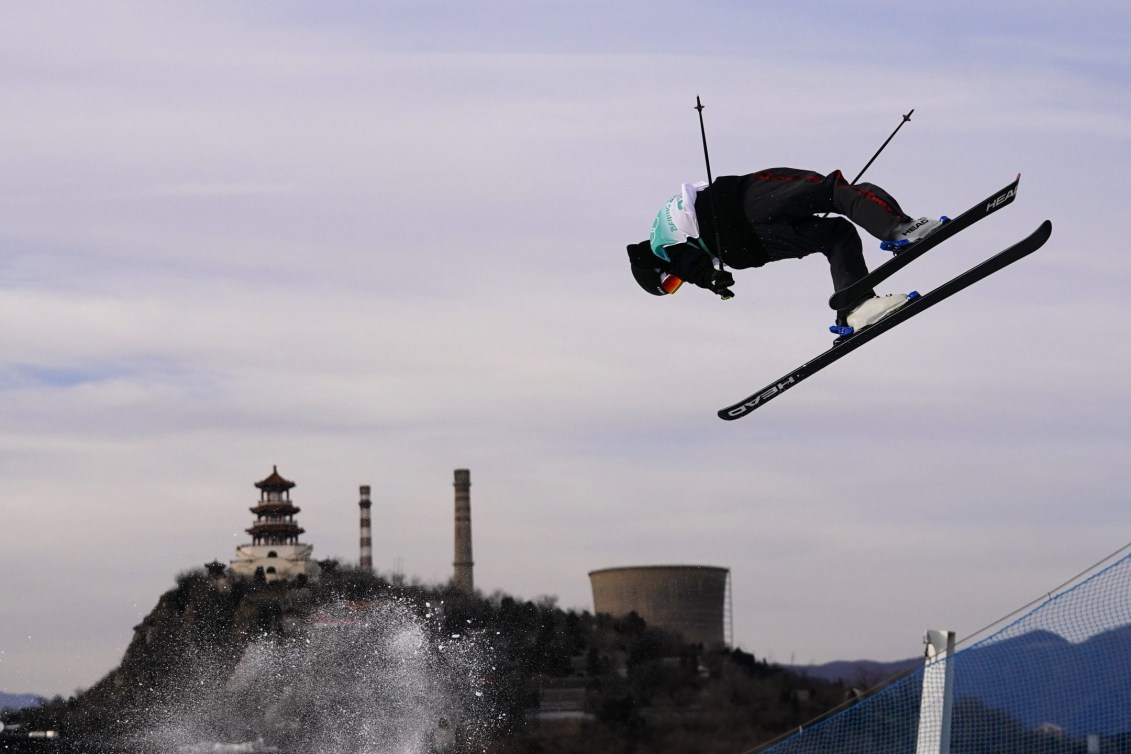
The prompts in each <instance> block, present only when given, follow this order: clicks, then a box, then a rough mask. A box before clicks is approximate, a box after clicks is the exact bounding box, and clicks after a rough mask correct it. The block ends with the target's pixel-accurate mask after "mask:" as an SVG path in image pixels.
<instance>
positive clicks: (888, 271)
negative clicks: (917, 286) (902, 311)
mask: <svg viewBox="0 0 1131 754" xmlns="http://www.w3.org/2000/svg"><path fill="white" fill-rule="evenodd" d="M1020 180H1021V174H1020V173H1018V174H1017V178H1015V179H1014V180H1013V183H1011V184H1009V185H1008V186H1006V187H1005V188H1003V189H1002V190H1001V191H998V192H996V193H994V194H991V195H990V196H989V197H987V198H986V199H985V201H982V202H979V203H978V204H975V205H974V206H973V207H971V208H970V209H968V210H966V211H965V212H963V213H962V214H961V215H959V216H958V217H956V218H954V219H952V220H951V221H950V222H948V223H946V224H944V225H943V226H941V227H940V228H939V229H938V230H936V231H935V232H934V233H932V234H931V235H929V236H927V237H926V238H924V239H923V240H922V241H919V242H917V243H913V244H911V245H910V246H908V247H907V248H906V249H902V250H900V251H896V252H895V256H893V257H892V258H891V259H889V260H888V261H886V262H884V263H883V264H881V265H880V266H879V267H877V268H876V269H874V270H872V271H871V272H869V273H868V274H867V275H865V276H864V277H862V278H860V279H859V280H857V281H856V282H855V283H853V284H852V285H850V286H848V287H847V288H841V289H840V290H839V291H837V292H836V293H834V294H833V295H832V297H831V298H830V299H829V306H831V307H832V308H833V309H843V308H845V307H847V306H851V305H852V304H853V303H854V302H855V301H856V300H857V299H859V298H863V297H864V296H865V295H866V294H867V293H868V291H870V290H871V289H872V288H874V287H875V286H876V285H877V284H878V283H882V282H883V281H885V280H887V279H888V278H889V277H891V276H892V275H893V274H895V273H896V272H899V271H900V270H902V269H903V268H904V267H906V266H907V264H908V263H910V262H913V261H914V260H916V259H918V258H919V257H921V256H923V254H925V253H926V252H927V251H929V250H931V249H933V248H934V247H936V246H938V245H939V244H940V243H942V242H943V241H945V240H946V239H948V238H950V237H951V236H953V235H955V234H957V233H958V232H960V231H962V230H965V229H966V228H969V227H970V226H971V225H973V224H974V223H976V222H978V221H979V220H981V219H982V218H984V217H988V216H989V215H992V214H993V213H994V212H997V211H998V210H999V209H1001V208H1002V207H1004V206H1006V205H1007V204H1009V203H1011V202H1012V201H1013V200H1014V198H1016V196H1017V184H1018V182H1019V181H1020Z"/></svg>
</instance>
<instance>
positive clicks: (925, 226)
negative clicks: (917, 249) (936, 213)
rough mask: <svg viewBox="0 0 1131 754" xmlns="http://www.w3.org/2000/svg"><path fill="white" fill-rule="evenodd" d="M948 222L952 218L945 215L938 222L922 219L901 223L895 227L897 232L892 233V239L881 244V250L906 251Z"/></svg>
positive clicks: (927, 218) (926, 218)
mask: <svg viewBox="0 0 1131 754" xmlns="http://www.w3.org/2000/svg"><path fill="white" fill-rule="evenodd" d="M948 222H950V218H949V217H947V216H946V215H943V216H942V217H940V218H939V219H938V220H932V219H930V218H929V217H920V218H919V219H918V220H908V221H907V222H903V223H900V224H899V225H897V226H895V230H893V231H892V232H891V238H889V239H888V240H886V241H881V242H880V248H881V249H883V250H884V251H899V250H900V249H906V248H907V247H908V246H910V245H911V244H913V243H915V242H916V241H922V240H923V239H924V238H926V237H927V236H929V235H931V234H932V233H934V232H935V231H936V230H938V229H939V228H941V227H942V226H943V225H944V224H946V223H948Z"/></svg>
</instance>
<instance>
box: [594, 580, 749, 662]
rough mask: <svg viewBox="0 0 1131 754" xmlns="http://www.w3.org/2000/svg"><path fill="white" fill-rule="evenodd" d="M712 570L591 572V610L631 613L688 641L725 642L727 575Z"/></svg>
mask: <svg viewBox="0 0 1131 754" xmlns="http://www.w3.org/2000/svg"><path fill="white" fill-rule="evenodd" d="M729 573H730V571H729V570H728V569H726V568H718V567H715V566H695V565H667V566H630V567H626V568H604V569H601V570H599V571H590V573H589V583H590V584H591V585H592V587H593V610H594V612H597V613H607V614H609V615H613V616H615V617H618V618H620V617H624V616H626V615H628V614H629V613H633V612H635V613H636V614H637V615H639V616H640V617H641V618H643V619H644V621H645V622H646V623H647V624H648V625H650V626H655V627H656V628H663V629H667V630H669V631H674V632H677V633H679V634H681V635H682V636H683V638H684V640H686V641H688V642H690V643H701V644H703V645H704V646H707V647H710V646H717V645H721V644H725V643H726V632H725V615H726V590H727V576H728V574H729Z"/></svg>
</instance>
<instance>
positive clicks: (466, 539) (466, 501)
mask: <svg viewBox="0 0 1131 754" xmlns="http://www.w3.org/2000/svg"><path fill="white" fill-rule="evenodd" d="M453 486H454V487H455V488H456V558H455V562H453V563H452V565H453V566H455V573H454V575H453V576H452V583H453V584H454V585H455V587H456V589H460V590H462V591H464V592H472V591H474V590H475V581H474V579H473V577H472V575H471V568H472V566H473V565H474V563H472V562H471V472H470V471H468V470H467V469H456V481H455V484H454V485H453Z"/></svg>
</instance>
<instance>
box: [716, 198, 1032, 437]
mask: <svg viewBox="0 0 1131 754" xmlns="http://www.w3.org/2000/svg"><path fill="white" fill-rule="evenodd" d="M1050 235H1052V223H1051V222H1049V221H1048V220H1045V221H1044V222H1043V223H1041V225H1040V227H1038V228H1037V229H1036V230H1035V231H1033V232H1032V233H1030V234H1029V236H1028V237H1027V238H1025V239H1022V240H1021V241H1018V242H1017V243H1015V244H1013V245H1012V246H1010V247H1009V248H1008V249H1006V250H1005V251H1002V252H1000V253H999V254H997V255H995V256H993V257H990V258H989V259H987V260H986V261H984V262H982V263H981V264H979V265H976V266H974V267H971V268H970V269H968V270H966V271H965V272H963V273H962V274H961V275H959V276H958V277H956V278H953V279H952V280H948V281H947V282H945V283H943V284H942V285H940V286H939V287H937V288H935V289H934V290H931V291H929V292H927V293H925V294H923V295H922V296H920V297H919V298H917V299H914V300H912V301H909V302H908V303H907V304H905V305H904V306H903V307H902V308H900V309H897V310H896V311H894V312H893V313H892V314H890V315H888V316H887V317H885V318H884V319H881V320H880V321H879V322H877V323H876V324H874V325H872V326H870V327H865V328H863V329H861V330H858V331H857V332H855V333H853V334H852V335H849V336H848V337H846V338H841V339H839V340H838V341H837V344H836V345H834V346H833V347H832V348H830V349H829V350H827V351H825V352H824V353H822V354H821V355H820V356H818V357H817V358H815V359H813V360H812V361H810V362H808V363H806V364H802V365H801V366H799V367H798V368H797V369H795V370H793V371H792V372H790V373H789V374H787V375H785V376H784V377H782V378H781V379H779V380H775V381H774V382H771V383H770V384H769V385H767V386H766V387H764V388H762V389H761V390H759V391H758V392H756V393H754V394H753V395H751V396H750V397H749V398H744V399H743V400H741V401H739V402H738V403H736V404H734V405H733V406H728V407H727V408H724V409H722V410H721V411H719V418H720V419H726V420H727V421H731V420H734V419H741V418H742V417H743V416H746V415H747V414H749V413H750V412H751V411H753V410H754V409H756V408H758V407H760V406H762V405H763V404H765V403H766V402H767V401H769V400H770V399H772V398H776V397H777V396H779V395H781V394H782V393H784V392H785V391H786V390H788V389H790V388H791V387H794V386H795V385H797V383H799V382H801V381H802V380H804V379H805V378H806V377H809V376H811V375H813V374H816V373H817V372H819V371H821V370H822V369H824V368H825V367H827V366H828V365H829V364H832V363H833V362H834V361H836V360H837V359H839V358H841V357H842V356H847V355H848V354H849V353H851V352H852V351H855V350H856V349H857V348H859V347H860V346H862V345H864V344H865V343H867V342H868V341H870V340H872V339H873V338H875V337H877V336H879V335H881V334H883V333H885V332H887V331H888V330H890V329H891V328H893V327H895V326H896V325H898V324H899V323H900V322H904V321H906V320H908V319H911V318H912V317H914V316H915V315H916V314H919V313H920V312H922V311H925V310H927V309H929V308H930V307H932V306H934V305H935V304H937V303H939V302H940V301H943V300H944V299H947V298H949V297H951V296H953V295H954V294H955V293H958V292H959V291H961V290H962V289H963V288H968V287H969V286H971V285H973V284H974V283H976V282H978V281H979V280H982V279H984V278H987V277H989V276H990V275H992V274H994V273H995V272H998V271H999V270H1002V269H1004V268H1006V267H1008V266H1009V265H1011V264H1013V263H1014V262H1016V261H1017V260H1018V259H1021V258H1023V257H1026V256H1028V255H1029V254H1032V253H1033V252H1034V251H1036V250H1037V249H1039V248H1041V247H1042V246H1044V244H1045V242H1046V241H1048V240H1049V236H1050Z"/></svg>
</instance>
